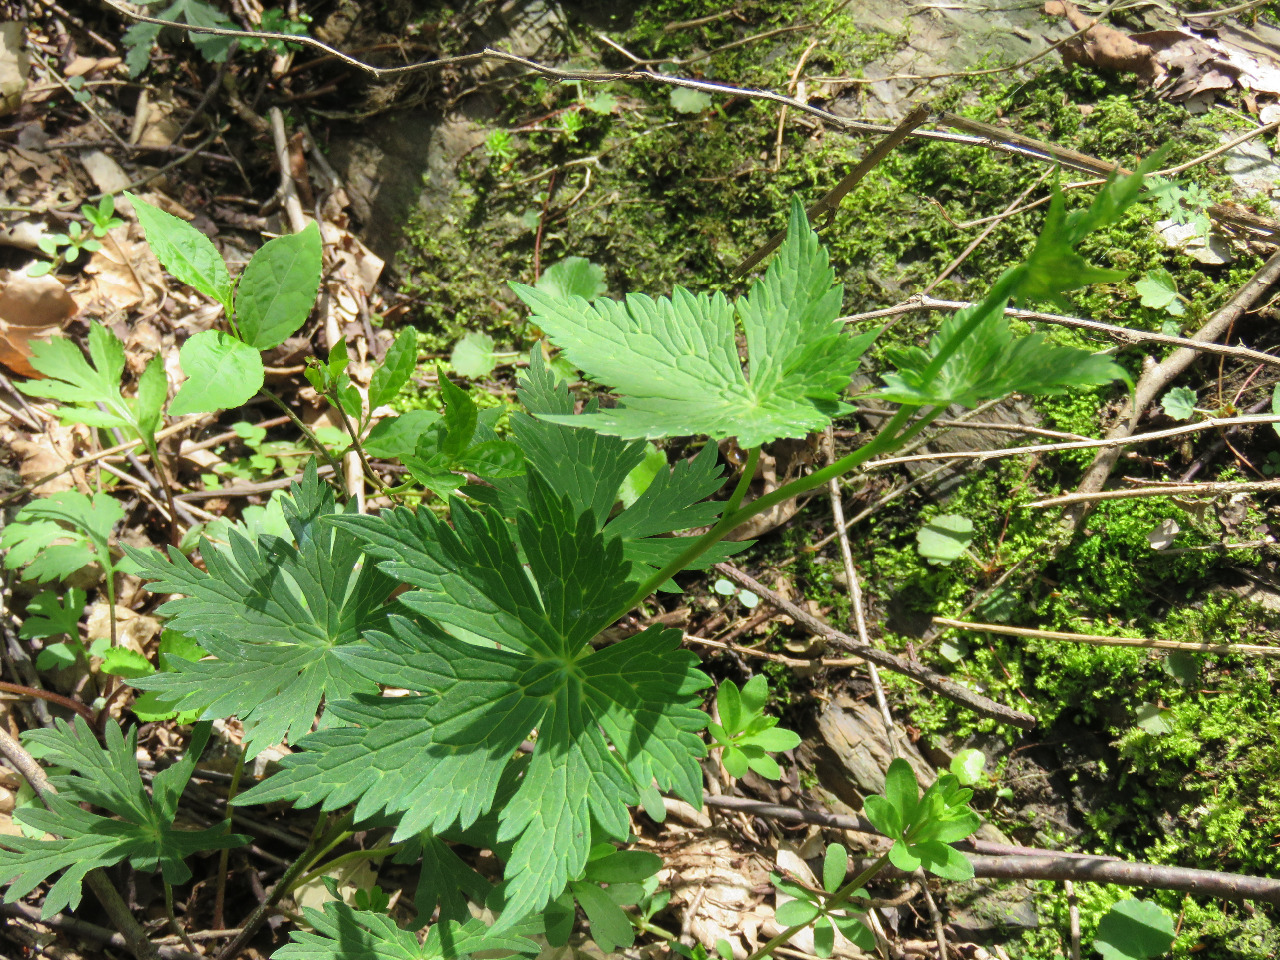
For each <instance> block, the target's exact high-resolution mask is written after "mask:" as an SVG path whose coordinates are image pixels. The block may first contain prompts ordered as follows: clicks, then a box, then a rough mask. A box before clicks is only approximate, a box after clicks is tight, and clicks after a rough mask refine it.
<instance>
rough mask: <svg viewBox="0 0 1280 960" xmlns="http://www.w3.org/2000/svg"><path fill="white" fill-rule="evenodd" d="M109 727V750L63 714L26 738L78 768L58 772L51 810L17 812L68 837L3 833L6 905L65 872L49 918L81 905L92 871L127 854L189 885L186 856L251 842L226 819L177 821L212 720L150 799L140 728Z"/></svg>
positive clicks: (0, 863) (52, 895)
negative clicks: (231, 830) (185, 825)
mask: <svg viewBox="0 0 1280 960" xmlns="http://www.w3.org/2000/svg"><path fill="white" fill-rule="evenodd" d="M104 733H105V737H106V747H105V748H103V747H100V746H99V745H98V741H97V739H96V738H95V737H94V734H93V731H92V730H90V728H89V725H88V724H87V723H85V722H84V720H83V719H81V718H80V717H76V720H75V725H74V726H72V725H71V724H68V723H67V722H66V721H65V720H58V721H56V722H55V726H54V728H53V729H49V730H36V731H32V732H30V733H27V734H26V735H25V738H24V739H25V740H26V741H27V742H28V743H31V744H33V745H36V746H39V747H40V748H41V749H42V754H43V756H44V758H45V759H47V760H49V761H50V762H52V763H54V764H57V765H60V766H65V767H69V768H71V769H72V770H74V771H76V772H75V773H55V774H53V775H51V776H50V778H49V779H50V782H51V783H52V784H53V786H54V787H55V788H56V789H57V790H58V794H57V795H56V796H51V797H50V798H49V800H48V808H47V809H40V808H35V807H28V808H24V809H22V810H20V811H18V812H17V813H16V815H15V816H16V818H17V819H18V820H19V821H21V822H22V823H23V824H26V825H27V826H29V827H32V828H34V829H36V830H41V831H44V832H46V833H51V834H57V835H58V836H59V837H60V838H61V839H51V840H39V839H33V838H31V837H25V836H23V837H4V838H3V845H4V846H5V847H7V848H8V849H0V881H3V882H6V883H8V884H9V889H8V891H7V892H6V893H5V902H7V903H12V902H13V901H15V900H17V899H19V898H20V897H23V896H25V895H26V894H28V893H30V892H31V891H32V890H34V889H35V888H36V887H37V886H38V885H39V884H41V883H43V882H45V881H46V880H48V879H49V878H50V877H51V876H53V875H54V874H56V873H59V872H62V876H61V877H59V879H58V880H57V881H56V882H55V883H54V884H53V886H52V887H50V889H49V892H48V894H47V895H46V896H45V901H44V907H43V914H42V915H43V916H45V917H49V916H52V915H53V914H55V913H58V912H59V911H61V910H63V909H65V908H67V907H76V906H79V904H80V898H81V883H82V882H83V880H84V876H85V874H87V873H88V872H89V871H90V870H93V869H96V868H97V867H106V866H112V865H114V864H117V863H120V862H121V861H123V860H128V861H129V862H130V863H131V864H132V865H133V866H134V867H135V868H136V869H138V870H142V871H146V872H154V871H156V870H159V871H160V872H161V873H162V874H163V876H164V878H165V879H166V880H167V881H169V882H170V883H184V882H186V881H187V880H189V879H190V878H191V870H190V868H188V867H187V865H186V863H185V860H186V858H187V857H189V856H191V855H192V854H194V853H198V852H200V851H208V850H221V849H224V848H227V847H236V846H239V845H240V844H242V843H246V842H247V841H248V837H244V836H240V835H238V834H228V833H227V832H226V829H225V827H224V826H223V825H221V824H218V825H215V826H213V827H209V828H208V829H205V830H180V829H175V827H174V815H175V813H176V811H177V806H178V799H179V797H180V796H181V794H182V791H183V789H184V788H185V787H186V784H187V781H188V780H189V779H190V777H191V771H192V770H193V769H194V768H195V762H196V760H197V758H198V757H199V755H200V753H201V752H202V751H203V749H204V745H205V744H206V743H207V742H208V739H209V725H208V724H201V725H198V726H197V727H196V728H195V731H194V732H193V734H192V739H191V744H190V746H189V748H188V750H187V755H186V756H185V757H184V758H183V760H182V761H181V762H179V763H177V764H175V765H174V766H172V767H170V768H168V769H167V770H165V771H162V772H161V773H160V774H158V775H157V776H156V778H155V782H154V794H153V795H151V796H149V795H148V794H147V790H146V787H145V786H144V785H143V782H142V777H141V775H140V774H139V772H138V761H137V748H138V744H137V731H136V730H131V731H130V732H129V734H128V736H125V735H124V734H122V733H121V731H120V727H119V726H118V725H117V724H116V723H115V722H114V721H113V722H111V723H108V725H107V727H106V730H105V731H104ZM78 803H87V804H92V805H93V806H95V807H99V808H101V809H103V810H105V811H107V812H108V813H109V814H111V816H103V815H101V814H96V813H91V812H90V811H88V810H83V809H81V808H80V807H79V806H77V804H78ZM113 818H114V819H113Z"/></svg>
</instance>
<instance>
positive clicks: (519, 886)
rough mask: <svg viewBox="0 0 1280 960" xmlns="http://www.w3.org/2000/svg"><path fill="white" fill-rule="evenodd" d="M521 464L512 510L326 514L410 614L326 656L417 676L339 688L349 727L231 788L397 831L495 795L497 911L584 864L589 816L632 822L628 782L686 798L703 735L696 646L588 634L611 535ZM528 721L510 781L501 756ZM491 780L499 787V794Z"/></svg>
mask: <svg viewBox="0 0 1280 960" xmlns="http://www.w3.org/2000/svg"><path fill="white" fill-rule="evenodd" d="M530 476H531V479H530V481H529V485H528V488H527V496H528V501H527V504H526V506H525V507H523V508H521V509H520V510H518V511H517V516H516V523H515V526H514V528H513V527H512V526H511V525H510V524H508V523H506V522H505V521H504V520H502V519H501V517H500V516H499V515H498V514H497V513H496V512H495V511H493V510H492V509H490V508H487V507H485V508H481V509H475V508H473V507H470V506H467V505H466V504H464V503H461V502H458V501H455V502H454V503H453V507H452V517H453V524H452V526H450V525H449V524H446V523H445V522H444V521H442V520H440V519H438V518H437V517H435V516H434V515H433V514H432V513H431V512H430V511H429V510H419V511H418V512H417V513H416V514H414V513H410V512H409V511H407V510H395V511H389V512H387V513H384V514H383V515H382V516H380V517H377V518H373V517H363V516H355V515H350V516H342V517H335V518H333V519H332V520H331V521H330V522H331V523H333V524H335V525H339V526H341V527H344V528H346V529H348V530H350V531H352V532H355V533H359V534H360V535H361V536H363V537H364V538H365V539H366V541H367V542H368V544H369V550H370V553H371V554H372V555H373V556H375V557H376V558H378V560H379V566H380V568H381V569H382V570H383V571H384V572H385V573H386V574H388V575H389V576H394V577H396V578H398V579H403V580H404V581H406V582H408V583H410V584H411V585H413V586H415V587H417V588H418V589H416V590H413V591H410V592H409V593H406V594H404V595H403V596H401V597H400V601H401V603H402V604H403V605H404V607H406V608H407V609H408V610H410V611H413V612H414V613H416V614H418V615H419V616H420V618H421V619H418V620H410V619H407V618H404V617H394V618H392V619H391V621H390V631H389V632H381V631H370V632H367V633H366V636H365V640H366V645H364V646H362V647H360V648H358V649H356V648H351V649H349V650H348V651H346V652H345V653H340V654H339V655H340V656H342V657H343V658H344V659H345V660H346V661H347V662H348V663H349V664H350V665H351V667H352V668H353V669H354V670H356V671H359V672H360V673H361V674H362V675H363V676H365V677H367V678H369V679H371V680H373V679H376V680H377V681H378V682H380V683H383V684H388V685H393V686H396V687H400V688H403V689H405V690H409V691H412V692H414V693H415V694H416V695H414V696H407V697H397V698H391V699H380V698H376V697H369V696H363V697H356V698H355V699H354V700H352V701H349V702H345V703H339V704H336V705H334V706H333V707H332V712H333V713H334V715H336V716H338V717H340V718H341V719H343V720H345V721H346V722H347V723H349V724H351V726H347V727H337V728H333V729H329V730H323V731H320V732H318V733H316V734H314V735H312V736H311V737H308V738H306V739H305V740H304V741H303V742H302V744H301V746H303V747H304V748H306V749H305V750H304V752H302V753H297V754H294V755H292V756H290V757H287V758H286V759H285V760H284V766H285V770H284V771H283V772H282V773H280V774H277V775H276V776H275V777H273V778H271V779H270V780H268V781H266V782H265V783H264V784H261V785H259V786H258V787H255V788H254V789H253V790H251V791H249V793H247V794H246V795H244V797H243V801H244V802H246V803H251V802H265V801H268V800H277V799H285V798H296V799H298V800H299V801H300V802H301V803H303V804H313V803H322V804H323V805H324V806H325V807H326V808H329V809H331V808H333V807H336V806H340V805H343V804H346V803H352V802H355V803H356V804H357V806H356V815H357V817H367V816H370V815H373V814H377V813H386V814H391V815H399V817H400V823H399V827H398V831H397V835H398V836H407V835H410V834H413V833H417V832H419V831H422V830H431V831H433V832H434V833H436V834H440V833H442V832H444V831H447V830H450V829H452V828H461V829H467V828H468V827H469V826H470V825H472V824H474V823H475V822H476V821H477V820H478V819H479V818H481V817H482V816H486V815H488V814H489V812H490V811H491V810H494V809H498V815H497V834H496V842H497V843H498V844H499V845H501V844H504V843H508V844H509V845H510V852H509V860H508V870H507V884H506V898H507V908H506V912H505V913H504V915H503V918H502V920H501V922H500V926H501V927H502V928H506V927H507V926H508V925H509V924H511V923H514V922H516V921H517V920H518V919H519V918H520V917H522V916H525V915H527V914H529V913H530V912H532V911H535V910H538V909H540V908H541V907H542V906H544V905H545V904H546V903H547V902H548V901H549V900H550V899H551V898H552V897H554V896H556V895H558V894H559V893H560V892H561V891H562V890H563V889H564V887H565V885H566V883H568V882H569V880H571V879H575V878H577V877H579V876H580V874H581V871H582V869H583V866H584V864H585V863H586V858H587V854H588V851H589V845H590V841H591V837H592V832H593V830H598V831H600V832H601V833H603V834H604V835H606V836H612V837H615V838H618V839H623V838H625V837H626V836H627V833H628V830H629V821H628V817H627V809H626V807H627V804H629V803H635V802H637V801H638V799H639V794H640V789H641V786H642V785H643V787H644V788H648V787H650V785H651V784H652V782H653V781H654V780H656V781H657V782H658V784H659V786H660V787H662V788H665V789H674V790H675V791H676V792H677V793H679V794H680V795H682V796H684V797H686V798H687V799H689V800H690V801H691V802H697V801H698V799H699V798H700V790H701V775H700V771H699V768H698V763H697V761H698V758H699V757H700V756H702V754H703V753H704V749H703V745H702V742H701V739H700V738H699V737H698V730H699V729H700V728H701V726H702V725H703V724H704V723H705V715H704V714H703V713H702V712H701V711H699V710H698V709H697V691H699V690H700V689H702V688H703V687H704V686H706V684H707V683H708V679H707V678H706V677H705V675H703V674H702V673H701V672H700V671H698V670H697V669H696V666H695V664H696V658H695V657H694V656H693V655H692V654H690V653H688V652H686V651H682V650H681V649H680V640H681V637H680V634H679V632H677V631H663V630H658V629H651V630H649V631H646V632H645V633H642V634H640V635H638V636H635V637H631V638H629V639H627V640H624V641H622V642H621V643H618V644H615V645H613V646H611V647H607V648H605V649H603V650H600V651H598V652H597V651H595V650H593V649H592V648H591V646H590V645H589V643H588V641H589V640H591V638H592V637H594V636H595V635H596V634H597V633H598V632H599V631H600V630H601V629H603V628H604V627H605V626H607V625H608V624H609V623H610V622H611V619H612V617H613V614H614V612H615V610H616V607H617V605H618V604H619V603H620V602H621V601H622V600H624V599H625V598H626V597H627V595H628V593H629V588H628V587H627V564H626V562H625V561H624V560H623V558H622V548H621V544H620V542H619V541H618V540H617V539H616V538H607V537H606V536H604V535H603V534H602V533H601V531H600V530H599V529H598V526H599V522H598V520H597V518H596V516H595V514H594V512H593V511H592V510H591V509H590V508H589V507H587V508H577V507H575V505H574V504H573V502H572V500H571V499H570V498H569V497H568V496H557V495H554V494H553V493H552V492H551V490H550V489H549V488H548V485H547V484H546V482H545V481H543V480H542V479H541V478H539V477H538V475H537V474H536V473H533V474H531V475H530ZM517 538H518V544H517ZM522 553H523V558H522V556H521V554H522ZM526 562H527V568H526V566H525V563H526ZM534 731H536V741H535V747H534V750H533V753H532V756H531V757H530V758H529V759H528V760H527V765H525V766H523V773H522V774H521V775H520V776H519V778H518V779H515V780H512V779H511V777H510V775H509V771H511V770H512V769H513V766H512V765H513V762H515V763H517V764H518V765H519V764H520V762H519V761H513V760H512V757H513V756H514V755H515V753H516V751H517V748H518V747H519V746H520V743H521V741H522V740H523V739H525V738H526V737H528V736H530V735H531V734H532V733H533V732H534ZM606 738H607V739H606ZM610 745H612V749H610ZM504 782H506V783H509V784H512V786H513V787H514V789H513V792H512V794H511V796H510V799H509V800H507V801H506V802H505V803H504V804H502V805H501V807H500V808H495V800H496V797H497V796H498V792H499V789H500V787H501V784H502V783H504Z"/></svg>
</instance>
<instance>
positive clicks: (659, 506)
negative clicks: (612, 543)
mask: <svg viewBox="0 0 1280 960" xmlns="http://www.w3.org/2000/svg"><path fill="white" fill-rule="evenodd" d="M716 453H717V451H716V446H715V444H713V443H708V444H706V445H705V446H704V447H703V448H702V449H701V450H700V451H699V452H698V455H697V456H696V457H694V458H693V459H692V460H681V461H679V462H678V463H676V465H675V466H674V467H673V468H671V469H667V467H666V464H665V460H664V461H663V466H662V467H661V468H660V469H658V470H657V471H655V473H654V476H653V479H652V480H651V481H650V483H649V485H648V486H647V487H646V488H645V490H644V492H643V493H641V494H640V496H639V497H638V498H636V500H635V502H633V503H632V504H630V505H629V506H628V507H627V508H626V509H625V510H623V511H622V513H620V514H618V516H616V517H615V518H614V519H613V520H611V521H610V522H609V524H608V525H607V526H606V527H605V532H606V533H607V534H609V535H611V536H615V537H621V538H622V539H623V540H642V539H645V538H647V537H659V536H665V535H666V534H669V533H674V532H676V531H678V530H690V529H692V528H694V527H702V526H706V525H708V524H712V523H715V521H716V520H718V519H719V517H720V511H721V509H722V507H723V504H720V503H716V502H714V501H709V500H707V499H706V498H707V497H710V496H711V495H712V494H713V493H715V492H716V491H717V490H719V489H720V487H721V486H722V485H723V483H724V471H723V470H722V469H721V468H720V465H719V462H718V458H717V455H716Z"/></svg>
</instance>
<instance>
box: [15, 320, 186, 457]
mask: <svg viewBox="0 0 1280 960" xmlns="http://www.w3.org/2000/svg"><path fill="white" fill-rule="evenodd" d="M31 366H32V367H34V368H35V369H36V370H38V371H40V373H42V374H44V375H45V377H46V378H47V379H44V380H28V381H26V382H25V383H19V384H17V387H18V389H19V390H21V391H22V392H23V393H25V394H27V395H28V396H31V397H46V398H48V399H50V400H57V401H59V403H60V406H59V407H58V408H57V411H56V413H57V415H58V419H59V420H61V421H62V422H63V423H83V424H86V425H87V426H90V427H103V428H112V427H115V428H118V429H123V430H127V431H128V432H129V433H130V434H132V435H133V436H136V437H138V438H139V439H149V438H150V437H151V436H153V435H154V434H155V431H156V427H157V426H158V425H159V422H160V410H161V408H162V407H163V406H164V401H165V395H166V393H167V391H168V383H167V382H166V380H165V375H164V366H163V364H162V363H161V361H160V358H159V357H153V358H152V359H151V361H150V362H149V363H148V364H147V367H146V369H145V370H144V371H143V372H142V375H141V376H140V377H139V378H138V390H137V396H136V398H134V399H132V400H130V399H127V398H125V397H124V396H123V394H122V393H121V391H120V378H121V376H123V374H124V344H123V343H121V342H120V338H119V337H117V336H116V335H115V334H114V333H112V332H111V331H110V330H108V329H107V328H106V327H104V326H103V325H102V324H100V323H91V324H90V325H89V359H88V360H86V359H85V357H84V354H82V353H81V352H80V348H79V347H78V346H76V344H75V343H74V342H73V341H72V340H70V339H68V338H66V337H55V338H53V339H52V340H50V341H49V342H47V343H46V342H44V341H42V340H33V341H32V342H31ZM98 404H102V408H101V409H100V408H99V407H98Z"/></svg>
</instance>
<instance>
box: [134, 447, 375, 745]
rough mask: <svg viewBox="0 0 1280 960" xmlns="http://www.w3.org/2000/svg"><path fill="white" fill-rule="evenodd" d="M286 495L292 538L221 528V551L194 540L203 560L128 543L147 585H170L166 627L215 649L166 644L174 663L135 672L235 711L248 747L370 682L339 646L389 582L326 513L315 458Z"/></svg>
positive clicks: (153, 686)
mask: <svg viewBox="0 0 1280 960" xmlns="http://www.w3.org/2000/svg"><path fill="white" fill-rule="evenodd" d="M290 492H291V497H290V498H289V499H287V500H285V501H284V514H285V517H286V519H287V521H288V523H289V526H290V528H291V530H292V532H293V535H294V540H295V541H296V546H295V545H294V544H293V543H290V542H289V541H288V540H286V539H284V538H280V537H275V536H271V535H269V534H263V535H260V536H259V537H258V538H257V539H256V540H254V539H250V538H249V537H247V536H245V535H243V534H242V533H240V532H239V531H235V530H233V531H232V532H231V534H230V544H229V547H228V549H227V550H226V551H225V552H224V551H222V550H216V549H206V550H204V551H203V556H204V561H205V564H206V566H207V568H208V569H207V571H204V570H200V569H199V568H197V567H195V566H194V565H193V564H192V563H191V562H190V561H189V560H188V559H187V558H186V557H184V556H182V554H180V553H178V552H177V551H176V550H173V549H172V548H171V549H170V552H169V558H168V560H165V559H164V558H163V557H162V556H161V555H160V554H158V553H156V552H154V551H145V552H144V551H139V550H133V549H132V548H130V550H129V554H130V556H131V557H132V558H133V559H134V560H135V561H137V563H138V564H139V566H140V567H141V576H143V577H145V578H148V579H152V580H155V581H156V582H155V583H153V584H152V585H151V587H150V589H151V590H152V591H153V592H156V593H173V594H176V595H178V596H177V598H176V599H173V600H171V601H169V602H168V603H166V604H165V605H164V606H163V607H162V608H161V610H162V612H163V613H164V614H166V615H167V616H169V618H170V619H169V622H168V625H169V627H170V628H171V629H173V630H176V631H178V632H179V633H184V634H186V635H188V636H190V637H191V638H193V639H195V640H196V641H198V642H199V643H200V645H201V646H202V647H203V648H204V649H205V650H207V651H208V652H209V653H210V654H212V655H213V657H215V658H216V659H212V660H208V659H206V660H200V661H198V662H191V661H187V660H184V659H182V658H181V657H177V656H174V657H172V658H171V663H172V664H173V666H174V667H175V669H174V672H171V673H160V674H156V675H154V676H151V677H146V678H142V679H139V680H138V681H137V683H136V686H138V687H140V688H142V689H144V690H155V691H157V692H158V693H160V694H161V696H162V697H163V698H164V699H165V700H166V701H168V702H169V703H171V704H172V705H173V706H174V707H175V708H177V709H181V710H203V711H204V713H205V715H206V716H208V717H210V718H213V717H226V716H231V715H236V716H239V717H240V719H241V721H242V722H243V723H244V726H245V736H246V746H247V747H248V749H249V755H250V756H253V755H255V754H256V753H257V752H258V751H259V750H261V749H262V748H263V747H266V746H269V745H271V744H274V743H277V742H279V741H280V740H282V739H284V738H285V737H288V739H289V740H290V741H294V740H296V739H297V738H299V737H301V736H302V735H303V734H304V733H306V732H307V731H308V730H310V729H311V726H312V724H313V723H314V722H315V718H316V712H317V710H318V708H319V705H320V701H321V698H322V697H328V698H330V699H340V698H343V697H349V696H351V695H352V694H354V693H356V692H372V691H374V690H376V685H375V684H374V682H373V681H370V680H366V679H365V678H363V677H361V676H359V675H358V674H356V673H355V672H353V671H352V670H351V669H350V668H349V667H348V666H347V665H346V664H345V663H342V662H340V661H339V660H338V659H337V657H336V651H337V650H338V649H339V648H341V647H343V646H346V645H350V644H355V643H357V642H358V641H359V639H360V634H361V632H362V631H364V630H366V629H372V628H378V627H380V626H384V625H385V622H386V614H387V611H386V609H385V607H384V604H385V602H386V600H387V598H388V597H389V596H390V594H391V591H392V589H393V588H394V586H395V584H394V583H393V582H392V581H390V580H389V579H387V578H386V577H385V576H384V575H383V574H381V573H379V572H378V571H377V570H376V569H375V568H374V567H373V565H372V564H370V563H367V562H363V559H364V557H363V550H362V549H361V546H360V542H359V541H358V540H357V539H356V538H355V537H353V536H352V535H351V534H350V533H349V532H347V531H345V530H341V529H339V528H338V527H336V526H335V525H334V524H333V523H331V522H330V521H331V520H332V519H333V518H335V517H338V516H341V515H342V513H343V511H342V509H340V508H338V507H337V506H336V505H335V503H334V497H333V491H332V490H331V489H330V488H329V487H327V486H326V485H324V484H322V483H321V482H320V481H319V480H318V479H317V477H316V472H315V465H314V462H312V463H311V464H310V465H309V466H308V469H307V471H306V473H305V474H304V477H303V479H302V481H301V482H300V483H297V484H294V486H293V487H292V488H291V491H290Z"/></svg>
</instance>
